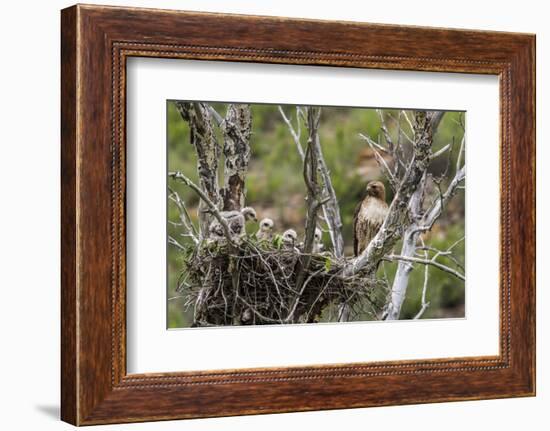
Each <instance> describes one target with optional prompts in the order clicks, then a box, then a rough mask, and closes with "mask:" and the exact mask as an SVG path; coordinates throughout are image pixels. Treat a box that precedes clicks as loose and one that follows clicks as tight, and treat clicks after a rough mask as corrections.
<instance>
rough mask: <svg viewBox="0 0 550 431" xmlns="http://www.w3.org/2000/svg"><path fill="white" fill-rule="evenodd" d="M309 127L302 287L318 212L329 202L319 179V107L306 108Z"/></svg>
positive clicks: (306, 152) (306, 153)
mask: <svg viewBox="0 0 550 431" xmlns="http://www.w3.org/2000/svg"><path fill="white" fill-rule="evenodd" d="M306 117H307V128H308V132H309V136H308V140H307V145H306V151H305V155H304V169H303V175H304V182H305V184H306V188H307V196H306V205H307V216H306V226H305V239H304V250H303V252H304V259H303V261H302V264H301V269H300V272H299V274H298V277H297V282H296V287H297V289H301V287H302V283H303V281H304V276H305V274H306V272H307V270H308V269H309V264H310V262H311V252H312V250H313V241H314V239H315V229H316V228H317V213H318V211H319V210H320V209H321V208H322V206H323V205H324V204H325V203H326V202H328V200H329V199H330V197H329V196H326V197H324V196H323V194H322V193H323V187H322V186H321V184H320V181H319V158H320V154H319V149H320V147H319V145H318V144H317V143H318V139H319V138H318V134H319V120H320V118H321V110H320V109H319V108H314V107H308V108H306Z"/></svg>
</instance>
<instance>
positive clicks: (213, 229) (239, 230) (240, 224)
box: [209, 207, 256, 240]
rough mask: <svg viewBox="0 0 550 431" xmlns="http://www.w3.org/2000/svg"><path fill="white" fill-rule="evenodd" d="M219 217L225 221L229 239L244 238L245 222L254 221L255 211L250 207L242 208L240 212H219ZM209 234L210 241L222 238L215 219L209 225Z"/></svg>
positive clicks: (222, 234)
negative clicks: (229, 235)
mask: <svg viewBox="0 0 550 431" xmlns="http://www.w3.org/2000/svg"><path fill="white" fill-rule="evenodd" d="M220 215H221V216H222V218H223V219H224V220H225V221H227V225H228V226H229V232H230V234H231V238H235V237H242V236H244V235H245V234H246V230H245V224H246V222H247V221H252V220H254V221H256V211H255V210H254V208H252V207H244V208H243V209H242V210H240V211H221V212H220ZM209 233H210V238H211V239H216V240H217V239H222V238H223V237H224V233H223V227H222V225H221V224H220V222H219V221H218V220H217V219H214V220H213V221H212V223H210V228H209Z"/></svg>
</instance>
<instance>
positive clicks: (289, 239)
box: [283, 229, 298, 248]
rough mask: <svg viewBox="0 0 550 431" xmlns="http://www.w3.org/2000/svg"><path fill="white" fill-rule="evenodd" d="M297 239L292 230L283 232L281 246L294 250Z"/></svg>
mask: <svg viewBox="0 0 550 431" xmlns="http://www.w3.org/2000/svg"><path fill="white" fill-rule="evenodd" d="M297 239H298V234H297V233H296V231H295V230H294V229H288V230H285V231H284V233H283V245H284V246H285V247H286V248H294V244H296V240H297Z"/></svg>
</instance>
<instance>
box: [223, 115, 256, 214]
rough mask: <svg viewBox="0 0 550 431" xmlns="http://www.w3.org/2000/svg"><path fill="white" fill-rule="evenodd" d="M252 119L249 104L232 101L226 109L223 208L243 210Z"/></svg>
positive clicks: (226, 209) (225, 209)
mask: <svg viewBox="0 0 550 431" xmlns="http://www.w3.org/2000/svg"><path fill="white" fill-rule="evenodd" d="M251 130H252V118H251V114H250V106H249V105H242V104H231V105H229V107H228V109H227V115H226V117H225V121H224V126H223V132H224V146H223V154H224V156H225V166H224V186H223V189H222V193H221V194H222V197H223V210H224V211H233V210H237V211H238V210H240V209H241V208H242V207H243V206H244V199H245V194H246V189H245V179H246V173H247V171H248V162H249V160H250V133H251Z"/></svg>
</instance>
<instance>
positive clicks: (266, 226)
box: [256, 218, 274, 241]
mask: <svg viewBox="0 0 550 431" xmlns="http://www.w3.org/2000/svg"><path fill="white" fill-rule="evenodd" d="M273 225H274V223H273V220H271V219H270V218H264V219H262V220H261V221H260V228H259V229H258V232H256V239H257V240H258V241H271V239H272V238H273Z"/></svg>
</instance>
